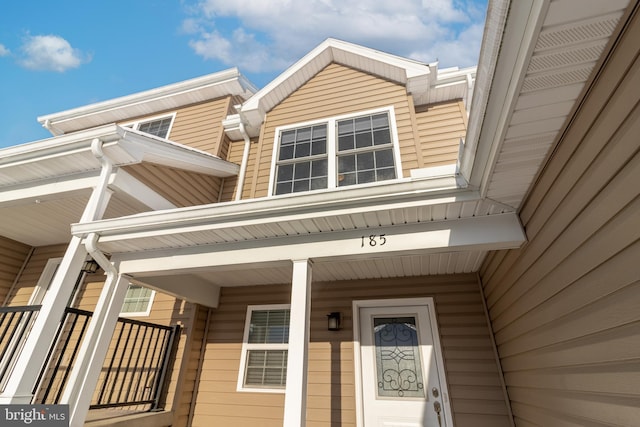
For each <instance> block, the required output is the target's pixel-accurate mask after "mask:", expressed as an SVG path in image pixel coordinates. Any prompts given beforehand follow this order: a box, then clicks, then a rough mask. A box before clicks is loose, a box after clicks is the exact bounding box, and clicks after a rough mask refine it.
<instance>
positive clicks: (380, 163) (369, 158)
mask: <svg viewBox="0 0 640 427" xmlns="http://www.w3.org/2000/svg"><path fill="white" fill-rule="evenodd" d="M337 128H338V186H339V187H342V186H347V185H355V184H365V183H367V182H378V181H385V180H389V179H395V178H396V170H395V161H394V158H393V149H392V148H391V145H392V142H391V130H390V127H389V116H388V114H387V113H380V114H374V115H370V116H363V117H356V118H353V119H347V120H340V121H338V123H337Z"/></svg>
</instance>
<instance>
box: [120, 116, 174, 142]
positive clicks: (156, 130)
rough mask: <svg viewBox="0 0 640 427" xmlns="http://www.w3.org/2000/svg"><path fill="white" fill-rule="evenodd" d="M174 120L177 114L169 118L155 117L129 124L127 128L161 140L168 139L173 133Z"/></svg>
mask: <svg viewBox="0 0 640 427" xmlns="http://www.w3.org/2000/svg"><path fill="white" fill-rule="evenodd" d="M174 118H175V114H171V115H168V116H161V117H154V118H151V119H146V120H142V121H139V122H133V123H128V124H126V125H125V126H128V127H130V128H132V129H136V130H139V131H142V132H145V133H148V134H151V135H155V136H159V137H160V138H167V137H168V136H169V132H170V131H171V126H172V125H173V119H174Z"/></svg>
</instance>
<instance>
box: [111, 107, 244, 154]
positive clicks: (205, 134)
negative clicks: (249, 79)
mask: <svg viewBox="0 0 640 427" xmlns="http://www.w3.org/2000/svg"><path fill="white" fill-rule="evenodd" d="M231 101H232V99H231V98H230V97H223V98H218V99H214V100H211V101H206V102H202V103H198V104H192V105H188V106H185V107H182V108H178V109H177V110H168V111H164V112H159V113H154V114H151V115H148V116H141V117H132V118H130V119H127V120H123V121H122V122H120V124H127V123H131V122H134V121H136V122H137V121H141V120H146V119H151V118H156V117H158V118H160V117H162V116H163V115H169V114H173V113H174V112H175V113H176V116H175V119H174V121H173V125H172V126H171V132H170V134H169V135H168V137H167V139H170V140H171V141H174V142H178V143H180V144H184V145H188V146H189V147H193V148H197V149H199V150H202V151H206V152H208V153H211V154H215V155H219V152H218V151H219V149H220V143H221V141H222V137H223V134H224V131H223V129H222V121H223V120H224V119H225V118H226V117H227V114H228V113H229V109H230V104H231Z"/></svg>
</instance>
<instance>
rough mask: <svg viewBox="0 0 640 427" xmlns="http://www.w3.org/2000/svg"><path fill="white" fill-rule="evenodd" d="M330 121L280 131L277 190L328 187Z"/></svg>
mask: <svg viewBox="0 0 640 427" xmlns="http://www.w3.org/2000/svg"><path fill="white" fill-rule="evenodd" d="M327 185H328V180H327V125H326V124H325V123H323V124H320V125H316V126H307V127H301V128H297V129H290V130H286V131H283V132H281V133H280V147H279V152H278V163H277V168H276V188H275V194H288V193H297V192H300V191H310V190H316V189H320V188H327Z"/></svg>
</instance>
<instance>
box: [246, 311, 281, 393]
mask: <svg viewBox="0 0 640 427" xmlns="http://www.w3.org/2000/svg"><path fill="white" fill-rule="evenodd" d="M289 315H290V308H289V305H285V304H279V305H259V306H249V307H247V318H246V321H245V330H244V339H243V343H242V355H241V358H240V374H239V376H238V390H241V391H242V390H244V391H265V392H269V391H276V392H282V391H284V388H285V386H286V382H287V356H288V350H289Z"/></svg>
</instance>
